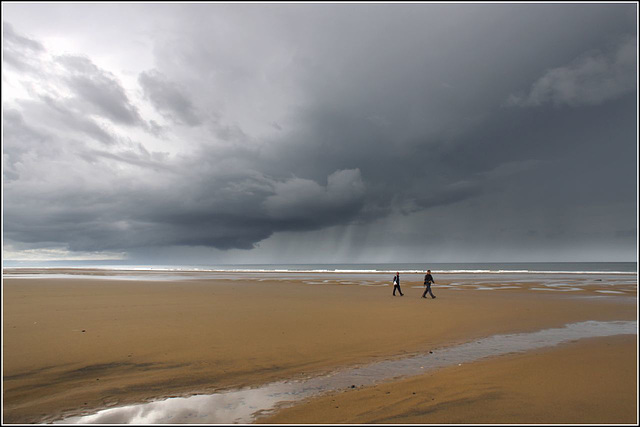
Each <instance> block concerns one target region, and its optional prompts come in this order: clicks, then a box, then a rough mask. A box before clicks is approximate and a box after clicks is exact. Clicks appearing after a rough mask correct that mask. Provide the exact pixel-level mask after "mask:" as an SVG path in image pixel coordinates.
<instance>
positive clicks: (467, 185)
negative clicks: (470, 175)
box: [414, 182, 482, 209]
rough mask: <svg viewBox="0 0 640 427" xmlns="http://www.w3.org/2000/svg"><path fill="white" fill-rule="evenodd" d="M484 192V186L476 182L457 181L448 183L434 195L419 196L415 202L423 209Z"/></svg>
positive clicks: (447, 203) (444, 204) (465, 198)
mask: <svg viewBox="0 0 640 427" xmlns="http://www.w3.org/2000/svg"><path fill="white" fill-rule="evenodd" d="M481 193H482V187H481V186H480V185H479V184H478V183H476V182H456V183H453V184H450V185H447V186H446V187H445V188H443V189H442V190H439V191H438V192H436V193H435V194H433V195H429V196H426V197H421V198H418V199H416V200H415V201H414V203H415V204H416V205H417V206H418V207H419V208H422V209H429V208H433V207H436V206H446V205H450V204H452V203H457V202H460V201H463V200H467V199H469V198H471V197H476V196H478V195H480V194H481Z"/></svg>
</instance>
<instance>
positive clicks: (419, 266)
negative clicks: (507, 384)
mask: <svg viewBox="0 0 640 427" xmlns="http://www.w3.org/2000/svg"><path fill="white" fill-rule="evenodd" d="M637 266H638V264H637V262H588V261H584V262H457V263H442V262H434V263H254V264H250V263H237V264H231V263H225V264H222V263H221V264H135V263H123V262H122V260H117V261H116V260H112V261H111V260H110V261H46V262H40V261H38V262H34V261H11V260H8V261H4V262H3V270H5V269H18V270H19V269H60V268H72V269H102V270H140V271H144V270H151V271H203V272H207V271H208V272H211V271H220V272H234V271H237V272H248V271H255V272H336V273H349V272H353V273H387V272H396V271H398V272H401V273H420V272H423V271H426V270H427V269H429V270H431V271H432V272H436V273H613V274H616V273H619V274H629V273H636V274H637V272H638V267H637Z"/></svg>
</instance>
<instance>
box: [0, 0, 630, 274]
mask: <svg viewBox="0 0 640 427" xmlns="http://www.w3.org/2000/svg"><path fill="white" fill-rule="evenodd" d="M2 9H3V10H2V11H3V14H2V15H3V23H2V25H3V27H2V37H3V38H2V49H3V62H2V91H3V115H2V120H3V135H2V136H3V140H2V142H3V149H2V160H3V259H5V260H36V261H37V260H56V259H60V260H81V259H87V260H101V259H116V260H122V261H126V262H132V263H165V264H166V263H169V264H177V263H187V264H200V263H209V264H216V263H268V262H273V263H335V262H343V263H349V262H354V263H364V262H430V261H431V262H465V261H467V262H482V261H486V262H500V261H503V262H508V261H634V260H636V257H637V195H638V190H637V184H636V178H637V146H638V145H637V144H638V139H637V135H636V129H637V117H636V115H637V53H638V49H637V32H636V28H637V5H636V4H631V3H627V4H554V3H540V4H535V3H534V4H524V3H514V4H491V3H486V4H457V3H449V4H433V3H424V4H335V3H334V4H311V3H308V4H305V3H299V4H217V3H209V4H207V3H194V4H169V3H158V4H115V3H113V4H109V3H103V4H98V3H93V4H77V3H73V4H56V3H49V4H29V3H24V4H16V3H3V4H2Z"/></svg>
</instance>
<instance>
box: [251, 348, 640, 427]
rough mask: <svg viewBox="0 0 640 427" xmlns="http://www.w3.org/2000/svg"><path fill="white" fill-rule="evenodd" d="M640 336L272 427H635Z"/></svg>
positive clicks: (370, 398) (319, 409) (307, 408)
mask: <svg viewBox="0 0 640 427" xmlns="http://www.w3.org/2000/svg"><path fill="white" fill-rule="evenodd" d="M636 338H637V335H619V336H615V337H607V338H592V339H584V340H579V341H577V342H574V343H571V344H565V345H561V346H558V347H552V348H547V349H544V350H537V351H531V352H527V353H524V354H517V355H510V356H501V357H495V358H492V359H488V360H484V361H479V362H475V363H470V364H463V365H462V366H452V367H448V368H444V369H440V370H437V371H435V372H433V373H430V374H425V375H421V376H418V377H413V378H410V379H405V380H402V381H396V382H391V383H385V384H380V385H377V386H373V387H367V388H362V389H359V390H349V391H345V392H342V393H335V394H331V395H327V396H323V397H321V398H316V399H313V400H310V401H308V402H305V403H301V404H298V405H296V406H294V407H292V408H285V409H282V410H280V411H279V412H278V413H277V414H276V415H274V416H271V417H266V418H261V419H259V420H258V422H259V423H272V424H288V423H293V424H308V423H321V424H337V423H349V424H375V423H383V424H436V425H437V424H497V423H509V424H636V425H637V422H638V419H637V402H638V401H637V396H638V395H637V374H638V370H637V341H636Z"/></svg>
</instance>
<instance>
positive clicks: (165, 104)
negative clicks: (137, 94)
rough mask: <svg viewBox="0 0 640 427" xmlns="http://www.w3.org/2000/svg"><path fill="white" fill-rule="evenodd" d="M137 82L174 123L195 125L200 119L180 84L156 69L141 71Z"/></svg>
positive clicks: (199, 122) (159, 109)
mask: <svg viewBox="0 0 640 427" xmlns="http://www.w3.org/2000/svg"><path fill="white" fill-rule="evenodd" d="M138 82H139V83H140V85H141V86H142V89H143V91H144V94H145V96H146V97H147V98H149V100H151V102H152V103H153V105H154V106H155V108H156V109H157V110H158V111H160V112H161V113H163V114H164V115H166V116H168V117H169V118H170V119H171V120H172V121H173V122H175V123H182V124H187V125H189V126H196V125H199V124H201V123H202V121H201V119H200V118H199V117H198V114H197V112H196V110H195V107H194V106H193V103H192V102H191V101H190V100H189V98H188V97H187V95H186V94H185V93H184V90H183V89H182V88H181V87H180V85H178V84H176V83H174V82H171V81H169V80H168V79H167V78H166V77H165V76H164V75H162V74H161V73H159V72H158V71H156V70H151V71H148V72H144V73H141V74H140V76H139V77H138Z"/></svg>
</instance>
